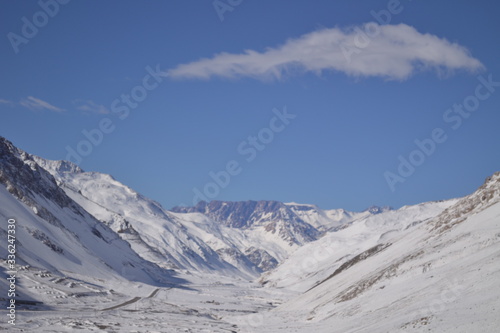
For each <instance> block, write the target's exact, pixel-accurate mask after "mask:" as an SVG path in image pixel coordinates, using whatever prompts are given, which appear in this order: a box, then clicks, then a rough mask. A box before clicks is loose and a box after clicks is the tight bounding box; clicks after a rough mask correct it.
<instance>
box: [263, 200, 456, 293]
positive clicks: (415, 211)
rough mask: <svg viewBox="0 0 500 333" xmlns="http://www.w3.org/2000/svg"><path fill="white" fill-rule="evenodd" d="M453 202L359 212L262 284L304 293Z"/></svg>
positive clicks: (286, 263) (293, 257)
mask: <svg viewBox="0 0 500 333" xmlns="http://www.w3.org/2000/svg"><path fill="white" fill-rule="evenodd" d="M455 202H456V200H448V201H442V202H428V203H423V204H419V205H414V206H405V207H402V208H400V209H398V210H390V211H385V212H383V213H379V214H375V215H373V214H370V213H368V214H366V213H358V214H359V215H362V216H364V217H361V218H359V219H357V220H354V221H351V222H349V223H345V224H343V227H342V228H340V229H339V230H338V231H335V232H330V233H328V234H326V235H325V236H324V237H323V238H321V239H319V240H317V241H316V242H313V243H309V244H307V245H305V246H303V247H302V248H300V249H298V250H297V251H296V252H295V253H294V254H293V256H292V257H290V258H289V260H287V261H286V262H285V263H284V264H283V265H281V266H280V267H279V268H278V269H276V270H275V271H272V272H270V273H269V274H266V275H264V276H263V277H262V278H261V281H262V283H264V284H269V285H271V286H277V287H289V288H293V289H297V290H301V291H305V290H307V289H309V288H311V287H312V286H313V285H314V283H316V282H317V281H321V280H322V279H323V278H325V277H326V276H328V275H329V274H330V273H331V271H332V269H336V268H337V267H339V266H340V265H342V264H343V263H344V262H346V261H348V260H349V259H351V258H353V257H354V256H356V255H357V254H359V253H361V252H363V251H365V250H368V249H370V248H372V247H373V246H376V245H377V244H384V243H387V242H389V241H390V240H391V239H393V238H395V237H397V236H398V235H400V234H401V233H404V232H407V231H408V230H410V229H411V228H412V227H413V226H415V225H417V224H419V223H422V222H423V221H425V220H428V219H430V218H433V217H435V216H437V215H438V214H440V213H441V212H442V211H443V210H444V209H446V208H448V207H449V206H451V205H453V203H455Z"/></svg>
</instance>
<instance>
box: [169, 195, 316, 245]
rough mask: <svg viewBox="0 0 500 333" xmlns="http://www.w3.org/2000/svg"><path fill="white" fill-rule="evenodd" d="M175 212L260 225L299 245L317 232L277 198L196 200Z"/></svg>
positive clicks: (233, 224) (241, 224) (236, 224)
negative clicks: (236, 200) (266, 199)
mask: <svg viewBox="0 0 500 333" xmlns="http://www.w3.org/2000/svg"><path fill="white" fill-rule="evenodd" d="M172 211H174V212H178V213H192V212H197V213H202V214H204V215H206V216H208V217H209V218H211V219H213V220H214V221H216V222H218V223H220V224H222V225H224V226H226V227H230V228H238V229H250V228H257V227H263V228H264V230H266V231H267V232H269V233H272V234H276V233H278V234H279V237H280V238H281V239H283V240H284V241H286V242H288V243H289V244H290V245H293V244H297V245H302V244H305V243H308V242H311V241H313V240H316V239H318V237H319V235H320V232H319V231H318V230H317V229H316V228H315V227H313V226H312V225H310V224H309V223H306V222H305V221H304V220H302V219H301V218H300V217H299V216H297V214H295V213H294V212H293V211H292V210H291V209H290V208H289V207H288V206H287V205H286V204H284V203H282V202H279V201H238V202H231V201H211V202H208V203H207V202H205V201H200V202H199V203H198V204H197V205H196V206H194V207H174V208H172Z"/></svg>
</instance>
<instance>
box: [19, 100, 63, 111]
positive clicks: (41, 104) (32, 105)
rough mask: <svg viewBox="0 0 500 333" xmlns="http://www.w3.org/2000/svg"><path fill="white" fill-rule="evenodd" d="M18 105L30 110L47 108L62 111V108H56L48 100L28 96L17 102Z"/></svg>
mask: <svg viewBox="0 0 500 333" xmlns="http://www.w3.org/2000/svg"><path fill="white" fill-rule="evenodd" d="M19 104H20V105H22V106H24V107H26V108H28V109H30V110H49V111H55V112H62V111H64V109H61V108H58V107H57V106H54V105H52V104H49V103H48V102H45V101H42V100H41V99H38V98H35V97H33V96H29V97H28V98H25V99H23V100H21V101H20V102H19Z"/></svg>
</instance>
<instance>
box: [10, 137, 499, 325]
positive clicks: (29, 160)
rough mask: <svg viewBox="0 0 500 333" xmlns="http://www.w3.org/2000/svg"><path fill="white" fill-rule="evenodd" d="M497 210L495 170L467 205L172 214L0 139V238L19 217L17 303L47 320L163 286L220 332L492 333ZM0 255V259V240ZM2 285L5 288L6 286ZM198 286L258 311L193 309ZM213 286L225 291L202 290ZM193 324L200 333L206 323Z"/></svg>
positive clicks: (211, 207) (227, 207) (262, 204)
mask: <svg viewBox="0 0 500 333" xmlns="http://www.w3.org/2000/svg"><path fill="white" fill-rule="evenodd" d="M499 202H500V173H496V174H494V175H493V176H491V177H489V178H488V179H487V180H486V181H485V183H484V184H483V185H482V186H481V187H480V188H479V189H478V190H477V191H476V192H474V193H472V194H471V195H469V196H466V197H464V198H457V199H449V200H443V201H435V202H427V203H422V204H418V205H412V206H404V207H402V208H399V209H397V210H395V209H392V208H390V207H376V206H374V207H370V208H368V209H367V210H365V211H362V212H349V211H346V210H343V209H330V210H324V209H320V208H319V207H317V206H315V205H310V204H298V203H283V202H279V201H242V202H228V201H211V202H204V201H201V202H199V203H198V204H197V205H195V206H193V207H174V208H172V209H170V210H167V209H165V208H163V207H162V206H161V205H160V204H159V203H157V202H155V201H154V200H151V199H149V198H147V197H145V196H143V195H141V194H140V193H138V192H136V191H134V190H133V189H131V188H129V187H128V186H126V185H124V184H122V183H120V182H118V181H117V180H115V179H114V178H113V177H112V176H111V175H107V174H102V173H98V172H85V171H84V170H82V169H81V168H80V167H79V166H77V165H75V164H73V163H71V162H67V161H50V160H46V159H43V158H41V157H38V156H34V155H30V154H28V153H26V152H24V151H22V150H20V149H18V148H16V147H15V146H14V145H13V144H12V143H11V142H9V141H8V140H6V139H4V138H1V137H0V203H1V206H0V207H1V209H0V219H2V220H3V222H2V223H1V224H0V233H1V237H3V238H4V239H7V237H8V228H7V221H8V220H9V219H14V220H15V221H16V242H17V243H16V249H17V250H16V269H17V270H18V271H23V274H24V276H25V279H26V280H29V281H30V282H29V283H28V282H27V283H26V284H23V285H19V286H18V289H17V297H18V298H19V299H24V300H35V301H39V302H43V304H44V306H45V307H44V308H43V309H45V310H47V311H48V310H51V309H65V311H66V310H68V307H72V306H74V307H76V306H77V305H80V306H81V304H83V303H81V302H80V301H79V299H80V296H82V295H83V296H85V297H87V296H88V297H89V299H90V298H92V297H93V298H92V299H94V300H97V299H98V300H99V301H100V302H103V303H108V302H117V301H118V300H121V299H122V298H123V299H125V298H126V296H127V295H132V294H134V295H141V290H146V289H147V290H150V288H153V287H154V288H158V289H156V291H155V292H154V293H155V294H153V293H151V295H152V296H151V297H153V296H155V295H156V292H158V290H161V291H162V292H166V290H170V289H171V288H175V289H178V290H179V291H176V292H177V293H184V294H182V295H184V296H183V297H184V298H183V300H180V299H179V302H180V303H182V302H188V303H186V304H184V307H185V308H184V310H183V311H181V312H179V313H177V312H175V311H173V312H172V313H176V315H179V316H180V315H182V316H188V315H190V314H191V315H193V313H194V312H193V311H196V312H197V314H196V317H197V318H201V317H203V318H210V320H213V321H214V322H215V323H216V324H214V325H215V326H213V327H215V328H214V329H213V330H212V331H214V332H215V331H217V329H218V328H217V327H219V326H220V327H223V326H224V327H225V326H227V325H229V326H228V327H233V328H232V330H233V331H237V332H239V331H240V330H242V331H245V330H246V331H251V332H259V331H269V332H280V331H287V329H288V328H290V329H291V328H293V329H296V330H297V331H302V330H304V331H309V330H310V329H317V330H318V331H324V332H326V331H328V332H330V331H329V330H328V327H331V326H330V325H333V323H335V325H336V327H337V329H338V330H337V331H338V332H354V331H356V330H357V327H358V326H357V325H359V323H360V322H362V323H363V327H364V330H363V331H369V330H370V329H371V331H380V332H382V331H384V332H389V331H394V332H396V331H404V330H408V331H411V329H415V330H416V331H421V330H424V329H427V328H434V329H438V330H439V329H444V330H449V331H455V330H454V329H457V330H456V331H459V330H458V328H459V327H468V329H469V331H477V330H476V329H477V328H478V327H482V328H492V327H496V328H498V327H500V325H499V324H500V322H499V320H498V318H497V316H496V314H495V313H496V312H497V310H495V309H498V308H499V306H500V293H499V285H498V273H499V272H500V264H499V263H500V260H498V259H500V258H499V256H500V203H499ZM0 254H1V256H2V258H7V256H8V254H9V250H8V246H7V243H6V242H2V245H1V246H0ZM6 265H7V262H4V263H3V264H2V267H1V269H2V270H3V271H5V272H7V271H9V270H10V269H9V268H8V267H7V266H6ZM47 275H48V276H53V277H54V279H52V280H51V281H50V282H51V283H52V284H48V282H46V281H45V280H44V279H43V278H44V276H47ZM495 277H496V278H495ZM221 281H225V282H221ZM221 283H222V284H221ZM224 283H225V284H224ZM247 283H250V286H249V285H247ZM0 285H1V286H2V289H4V288H7V287H8V285H7V281H6V279H2V282H1V283H0ZM195 285H198V287H199V288H198V292H197V293H198V295H201V296H200V297H204V296H203V295H212V296H210V297H214V298H217V297H219V298H221V297H222V296H220V295H223V294H224V292H228V290H231V292H232V293H234V295H239V296H238V299H240V301H239V302H240V303H238V304H239V305H238V306H248V307H250V308H251V309H253V310H244V311H243V310H234V309H233V310H234V311H233V310H231V309H232V307H234V306H235V305H232V306H231V307H228V308H224V309H221V308H220V307H219V308H218V307H217V303H219V305H220V303H221V302H222V301H216V300H207V301H206V302H205V303H204V304H205V305H204V306H203V307H202V308H200V305H199V304H198V303H199V302H198V303H195V302H194V301H193V299H192V298H190V297H187V296H186V295H188V293H193V290H196V288H195V287H194V286H195ZM209 285H210V286H211V287H210V288H208V289H204V288H205V287H206V286H209ZM215 286H225V287H224V288H226V289H224V291H221V294H214V292H213V291H211V292H209V290H212V289H214V288H219V287H215ZM148 288H149V289H148ZM193 288H195V289H193ZM7 289H8V288H7ZM44 289H45V290H49V291H50V292H49V291H47V292H42V291H43V290H44ZM89 290H90V291H89ZM200 290H205V291H204V292H201V291H200ZM171 293H172V291H171ZM253 293H258V294H259V295H260V296H259V297H257V296H252V297H249V296H248V295H250V294H252V295H253ZM445 294H446V295H445ZM75 295H80V296H75ZM224 295H225V294H224ZM245 295H247V296H248V299H251V300H248V301H247V303H248V304H246V303H245V299H247V296H245ZM263 295H264V296H263ZM443 295H445V296H443ZM71 297H73V298H71ZM170 297H172V296H170ZM68 298H71V301H68ZM2 299H3V300H4V301H7V299H6V298H5V297H3V296H2ZM135 299H136V301H135V302H137V301H139V300H142V298H141V296H136V298H135ZM166 299H167V298H166V296H165V302H166ZM217 299H218V298H217ZM224 299H225V298H224ZM277 299H279V301H278V300H277ZM0 300H1V299H0ZM187 300H188V301H187ZM209 301H210V302H209ZM212 301H213V302H212ZM260 302H262V304H261V303H260ZM432 302H434V303H435V304H438V305H439V307H438V305H435V306H434V307H431V306H430V305H429V304H431V303H432ZM280 303H283V304H281V305H280ZM85 304H86V306H88V304H89V303H85ZM127 304H128V303H127ZM144 304H146V303H144ZM162 304H163V303H162ZM165 304H167V303H165ZM168 304H170V305H171V303H168ZM208 304H209V305H208ZM235 304H236V303H235ZM257 304H259V305H258V306H257ZM110 305H112V304H110ZM170 305H168V306H170ZM124 306H126V304H125V305H124ZM165 306H167V305H165ZM176 306H177V307H178V306H179V305H176ZM252 307H254V308H252ZM472 308H474V309H475V310H472ZM68 311H69V310H68ZM186 311H187V312H186ZM203 311H205V312H206V313H205V314H203V315H199V313H201V312H203ZM249 312H250V313H254V314H253V315H249V314H248V313H249ZM68 313H69V314H68V316H71V315H74V313H73V312H71V311H70V312H68ZM457 314H459V315H460V318H459V319H457V321H456V323H453V324H450V323H452V316H454V315H455V316H456V315H457ZM256 316H257V317H256ZM381 317H384V318H385V320H384V322H382V323H381V322H380V320H379V318H381ZM37 318H39V317H37ZM43 318H44V319H43V320H42V321H43V322H44V323H45V324H47V325H48V324H49V323H50V322H51V321H50V320H49V319H47V318H48V317H43ZM473 318H477V320H476V319H474V323H476V324H474V323H472V322H471V321H473ZM466 319H467V320H468V321H466ZM197 320H201V319H197ZM287 322H289V324H285V323H287ZM158 325H160V324H158ZM200 325H201V326H199V329H200V332H201V331H202V329H206V327H205V326H206V325H208V324H207V323H205V322H204V323H203V325H202V324H200ZM217 325H219V326H217ZM467 325H468V326H467ZM42 326H43V325H42ZM195 326H196V325H195ZM158 327H160V326H158ZM224 330H225V329H222V328H221V331H224ZM174 331H175V330H174ZM193 331H196V330H195V329H194V328H193ZM441 331H443V330H441Z"/></svg>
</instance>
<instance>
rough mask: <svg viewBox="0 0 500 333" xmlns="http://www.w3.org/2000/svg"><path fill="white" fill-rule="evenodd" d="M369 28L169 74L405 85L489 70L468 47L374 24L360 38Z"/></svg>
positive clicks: (318, 34) (223, 56) (306, 38)
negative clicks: (415, 78)
mask: <svg viewBox="0 0 500 333" xmlns="http://www.w3.org/2000/svg"><path fill="white" fill-rule="evenodd" d="M367 27H368V26H367V25H364V26H361V27H352V28H349V29H339V28H331V29H323V30H318V31H314V32H311V33H308V34H305V35H302V36H301V37H299V38H295V39H290V40H288V41H286V42H285V43H284V44H283V45H281V46H278V47H275V48H268V49H266V50H265V51H264V52H258V51H254V50H246V51H244V53H241V54H231V53H219V54H217V55H215V56H213V57H212V58H209V59H207V58H204V59H200V60H198V61H194V62H191V63H187V64H181V65H179V66H177V67H175V68H172V69H170V70H168V71H167V72H166V73H165V75H166V76H168V77H171V78H183V79H210V78H212V77H216V76H218V77H224V78H238V77H251V78H257V79H280V78H282V77H283V76H284V75H290V74H297V73H304V72H314V73H317V74H321V72H322V71H324V70H332V71H337V72H343V73H345V74H347V75H350V76H355V77H370V76H373V77H382V78H386V79H392V80H405V79H407V78H409V77H410V76H411V75H412V74H414V73H416V72H417V71H420V70H424V69H433V70H436V71H438V73H442V72H443V71H444V72H451V71H453V70H458V69H462V70H468V71H476V70H479V69H482V68H483V65H482V64H481V62H480V61H479V60H477V59H475V58H473V57H472V56H471V55H470V53H469V51H468V50H467V49H466V48H465V47H463V46H460V45H458V44H456V43H451V42H449V41H447V40H446V39H443V38H439V37H437V36H434V35H431V34H422V33H420V32H418V31H417V30H416V29H415V28H413V27H411V26H408V25H406V24H398V25H382V26H379V25H376V24H375V23H370V24H369V27H371V28H376V27H378V30H377V31H378V33H373V34H371V37H370V35H368V36H367V35H366V34H365V36H360V35H362V34H360V31H364V30H365V29H366V28H367ZM363 38H364V39H363ZM346 50H347V51H346ZM353 50H354V51H353Z"/></svg>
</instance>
